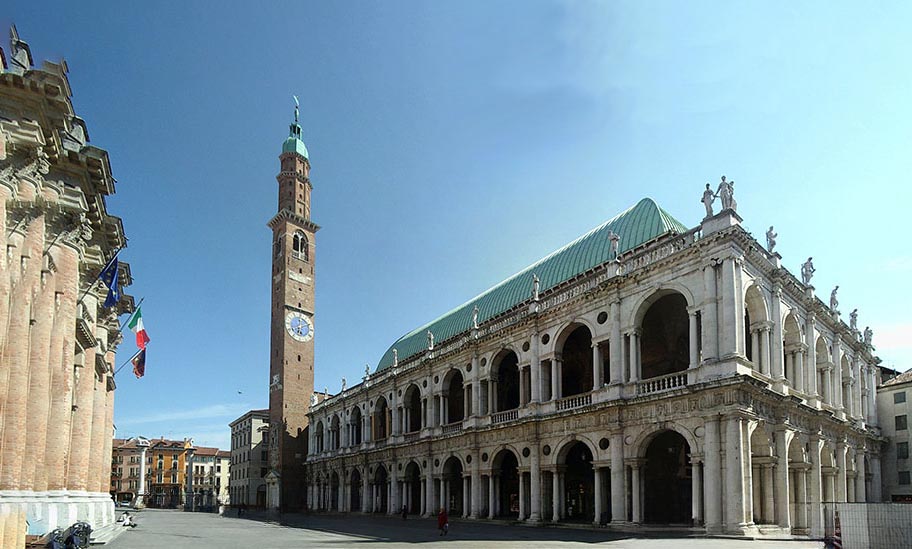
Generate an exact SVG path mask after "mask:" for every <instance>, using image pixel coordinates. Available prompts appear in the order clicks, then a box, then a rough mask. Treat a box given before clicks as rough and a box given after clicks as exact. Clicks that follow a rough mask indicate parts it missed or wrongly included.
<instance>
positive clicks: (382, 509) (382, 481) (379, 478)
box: [373, 465, 389, 513]
mask: <svg viewBox="0 0 912 549" xmlns="http://www.w3.org/2000/svg"><path fill="white" fill-rule="evenodd" d="M388 478H389V474H388V473H387V472H386V467H384V466H383V465H378V466H377V470H376V472H375V473H374V493H373V498H374V512H375V513H386V512H387V511H388V507H387V505H388V497H389V493H388V492H387V479H388Z"/></svg>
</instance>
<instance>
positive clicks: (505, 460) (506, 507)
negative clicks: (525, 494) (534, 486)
mask: <svg viewBox="0 0 912 549" xmlns="http://www.w3.org/2000/svg"><path fill="white" fill-rule="evenodd" d="M492 471H493V473H494V477H495V482H496V483H497V485H498V486H499V491H498V493H497V494H496V496H497V500H496V502H495V503H496V504H497V509H496V512H495V516H498V517H518V516H519V460H517V459H516V456H515V455H514V454H513V452H511V451H510V450H501V452H500V453H499V454H497V456H496V457H495V458H494V463H493V468H492Z"/></svg>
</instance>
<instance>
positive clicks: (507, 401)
mask: <svg viewBox="0 0 912 549" xmlns="http://www.w3.org/2000/svg"><path fill="white" fill-rule="evenodd" d="M498 358H499V360H498V361H497V362H496V365H497V366H496V369H495V370H494V371H495V372H497V377H496V378H495V380H494V382H495V384H496V389H497V390H496V393H495V395H496V400H497V402H496V403H495V404H496V406H495V407H494V409H495V410H496V411H498V412H503V411H505V410H514V409H516V408H519V358H517V356H516V353H514V352H513V351H505V352H503V353H501V355H500V356H499V357H498Z"/></svg>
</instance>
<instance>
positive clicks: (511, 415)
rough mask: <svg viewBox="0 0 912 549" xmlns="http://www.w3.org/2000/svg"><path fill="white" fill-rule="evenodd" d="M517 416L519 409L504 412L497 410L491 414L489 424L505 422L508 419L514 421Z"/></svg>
mask: <svg viewBox="0 0 912 549" xmlns="http://www.w3.org/2000/svg"><path fill="white" fill-rule="evenodd" d="M518 417H519V410H506V411H504V412H497V413H496V414H491V424H492V425H493V424H497V423H506V422H508V421H515V420H516V419H517V418H518Z"/></svg>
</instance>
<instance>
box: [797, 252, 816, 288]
mask: <svg viewBox="0 0 912 549" xmlns="http://www.w3.org/2000/svg"><path fill="white" fill-rule="evenodd" d="M816 270H817V269H815V268H814V258H813V257H809V258H808V260H807V261H805V262H804V265H802V266H801V282H804V284H805V285H807V284H810V283H811V278H812V277H813V276H814V272H815V271H816Z"/></svg>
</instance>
